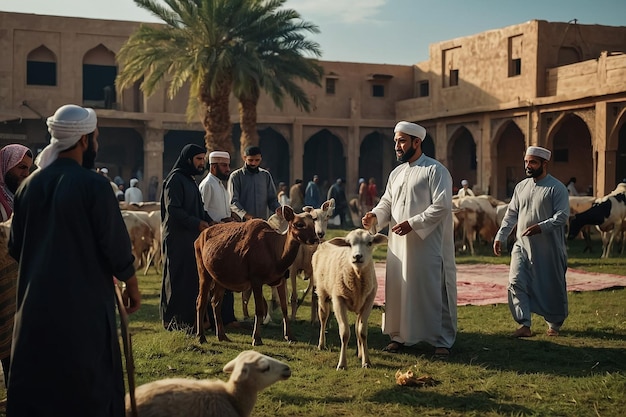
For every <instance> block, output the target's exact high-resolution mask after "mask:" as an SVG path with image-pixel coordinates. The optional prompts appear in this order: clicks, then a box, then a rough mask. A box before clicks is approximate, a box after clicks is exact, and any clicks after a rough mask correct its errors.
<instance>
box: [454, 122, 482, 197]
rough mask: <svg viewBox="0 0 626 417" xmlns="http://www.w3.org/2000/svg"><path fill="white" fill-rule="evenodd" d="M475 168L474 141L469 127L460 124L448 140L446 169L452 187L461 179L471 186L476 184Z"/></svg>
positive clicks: (476, 164)
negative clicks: (450, 176) (450, 178)
mask: <svg viewBox="0 0 626 417" xmlns="http://www.w3.org/2000/svg"><path fill="white" fill-rule="evenodd" d="M477 168H478V162H477V158H476V141H475V140H474V137H473V136H472V134H471V133H470V131H469V129H467V128H466V127H465V126H461V127H459V128H458V129H456V130H455V131H454V132H453V134H452V135H451V136H450V141H449V142H448V170H449V171H450V174H451V175H452V181H453V186H454V188H455V189H456V188H458V186H459V184H460V182H461V180H463V179H466V180H468V181H469V183H470V184H472V186H473V185H474V184H476V181H477Z"/></svg>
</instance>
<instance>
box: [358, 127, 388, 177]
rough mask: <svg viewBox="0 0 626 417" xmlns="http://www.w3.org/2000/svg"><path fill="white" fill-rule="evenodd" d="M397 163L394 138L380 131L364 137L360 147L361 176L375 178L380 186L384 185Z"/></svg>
mask: <svg viewBox="0 0 626 417" xmlns="http://www.w3.org/2000/svg"><path fill="white" fill-rule="evenodd" d="M396 165H397V161H396V155H395V152H394V148H393V140H392V139H390V138H388V137H387V136H385V135H384V134H383V133H381V132H378V131H374V132H372V133H370V134H368V135H366V136H365V137H364V138H363V141H361V146H360V148H359V177H362V178H365V179H366V180H368V179H369V178H374V179H375V180H376V184H379V187H384V186H385V184H386V183H387V176H388V175H389V173H390V172H391V171H392V170H393V169H394V168H395V167H396Z"/></svg>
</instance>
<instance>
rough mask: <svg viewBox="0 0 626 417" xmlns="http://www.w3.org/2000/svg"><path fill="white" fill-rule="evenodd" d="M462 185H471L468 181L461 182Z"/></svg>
mask: <svg viewBox="0 0 626 417" xmlns="http://www.w3.org/2000/svg"><path fill="white" fill-rule="evenodd" d="M461 185H463V186H465V185H469V182H468V181H467V180H463V181H461Z"/></svg>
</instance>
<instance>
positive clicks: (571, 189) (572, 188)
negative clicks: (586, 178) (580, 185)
mask: <svg viewBox="0 0 626 417" xmlns="http://www.w3.org/2000/svg"><path fill="white" fill-rule="evenodd" d="M567 193H568V194H569V195H572V196H577V195H579V194H578V190H577V189H576V177H572V178H570V179H569V181H568V183H567Z"/></svg>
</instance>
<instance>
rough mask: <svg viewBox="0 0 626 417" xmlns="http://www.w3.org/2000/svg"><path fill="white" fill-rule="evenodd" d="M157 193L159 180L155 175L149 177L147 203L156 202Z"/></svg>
mask: <svg viewBox="0 0 626 417" xmlns="http://www.w3.org/2000/svg"><path fill="white" fill-rule="evenodd" d="M158 193H159V178H158V177H157V176H156V175H153V176H151V177H150V182H149V183H148V201H156V199H157V195H158Z"/></svg>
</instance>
